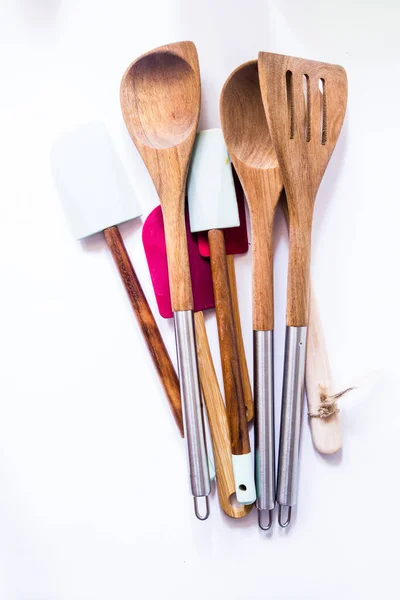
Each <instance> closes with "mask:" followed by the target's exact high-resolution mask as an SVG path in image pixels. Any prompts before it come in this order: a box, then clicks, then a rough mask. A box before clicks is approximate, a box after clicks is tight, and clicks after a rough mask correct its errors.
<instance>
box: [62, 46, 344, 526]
mask: <svg viewBox="0 0 400 600" xmlns="http://www.w3.org/2000/svg"><path fill="white" fill-rule="evenodd" d="M120 94H121V108H122V114H123V117H124V120H125V123H126V126H127V129H128V131H129V134H130V136H131V138H132V141H133V142H134V144H135V146H136V147H137V149H138V151H139V153H140V155H141V157H142V159H143V161H144V163H145V165H146V167H147V169H148V171H149V174H150V176H151V178H152V180H153V183H154V186H155V188H156V191H157V193H158V196H159V199H160V204H161V206H159V207H157V208H155V209H154V210H153V212H152V213H151V214H150V215H149V216H148V218H147V220H146V222H145V224H144V226H143V233H142V238H143V244H144V248H145V253H146V257H147V261H148V266H149V270H150V274H151V278H152V282H153V287H154V291H155V295H156V299H157V304H158V308H159V312H160V314H161V316H162V317H164V318H169V317H171V318H172V317H173V318H174V326H175V341H176V349H177V360H178V374H179V383H178V378H177V376H176V373H175V370H174V367H173V365H172V362H171V360H170V358H169V356H168V353H167V350H166V348H165V345H164V343H163V341H162V338H161V335H160V332H159V330H158V327H157V325H156V321H155V319H154V317H153V315H152V313H151V311H150V308H149V305H148V303H147V301H146V299H145V297H144V294H143V291H142V288H141V286H140V283H139V281H138V279H137V277H136V275H135V272H134V270H133V266H132V263H131V262H130V259H129V257H128V254H127V252H126V250H125V247H124V244H123V241H122V238H121V235H120V233H119V230H118V228H117V225H118V224H119V223H122V222H124V221H127V220H129V219H133V218H136V217H138V216H139V215H140V209H139V206H138V203H137V201H136V199H135V197H134V195H133V194H132V191H131V189H130V185H129V181H128V179H127V176H126V174H125V172H124V170H123V168H122V166H121V165H120V163H119V162H118V159H117V157H116V154H115V152H114V150H113V149H112V146H111V144H110V140H109V138H108V135H107V133H106V132H105V131H104V128H103V127H102V126H101V124H98V123H92V124H89V125H87V126H84V127H81V128H79V129H78V130H75V131H74V132H70V133H68V134H66V135H65V136H63V138H61V139H60V140H59V141H58V142H57V143H56V145H55V147H54V151H53V167H54V172H55V176H56V181H57V182H58V184H59V187H60V191H61V193H62V198H63V202H64V206H65V211H66V213H67V216H68V218H69V220H70V223H71V226H72V229H73V233H74V234H75V236H76V237H77V238H78V239H80V238H82V237H85V236H87V235H91V234H93V233H96V232H101V231H103V233H104V237H105V239H106V242H107V245H108V247H109V248H110V250H111V252H112V254H113V256H114V259H115V262H116V265H117V267H118V270H119V272H120V275H121V277H122V280H123V282H124V285H125V287H126V290H127V292H128V295H129V298H130V301H131V303H132V306H133V308H134V310H135V313H136V316H137V318H138V321H139V324H140V327H141V329H142V333H143V335H144V337H145V340H146V343H147V345H148V348H149V350H150V352H151V355H152V358H153V362H154V364H155V366H156V369H157V371H158V374H159V376H160V378H161V381H162V383H163V386H164V389H165V392H166V394H167V398H168V400H169V403H170V406H171V409H172V412H173V414H174V416H175V419H176V422H177V425H178V427H179V429H180V431H181V433H182V425H183V431H184V437H185V439H186V444H187V451H188V464H189V474H190V483H191V491H192V496H193V499H194V507H195V514H196V516H197V517H198V518H199V519H201V520H204V519H207V517H208V515H209V499H208V496H209V494H210V490H211V484H210V471H209V467H208V457H207V444H206V436H205V423H204V415H203V407H202V397H203V398H204V402H205V405H206V409H207V415H208V422H209V426H210V432H211V438H212V446H213V451H214V456H215V465H216V477H217V487H218V494H219V500H220V504H221V507H222V509H223V510H224V512H225V513H226V514H227V515H229V516H230V517H233V518H242V517H244V516H246V515H247V514H248V513H249V512H250V511H251V509H252V506H253V503H254V502H256V505H257V509H258V518H259V525H260V527H261V528H262V529H264V530H268V529H269V528H270V527H271V525H272V522H273V511H274V506H275V502H277V503H278V504H279V513H278V521H279V523H280V525H281V526H282V527H286V526H287V525H288V524H289V523H290V519H291V511H292V507H293V506H294V505H295V504H296V501H297V479H298V470H299V460H298V458H299V441H300V423H301V406H302V400H303V396H304V381H305V369H306V346H307V326H308V324H309V325H310V326H309V332H308V337H309V350H308V357H307V394H308V396H309V398H308V402H309V407H310V410H311V412H312V414H315V411H318V408H319V406H320V404H321V389H325V390H328V389H329V386H330V371H329V363H328V360H327V355H326V349H325V346H324V341H323V335H322V331H321V324H320V320H319V318H318V316H317V315H318V313H317V309H316V305H315V299H314V297H312V299H311V301H310V302H309V294H310V284H309V278H310V277H309V269H310V248H311V227H312V215H313V207H314V202H315V197H316V194H317V191H318V188H319V184H320V182H321V179H322V176H323V174H324V171H325V169H326V166H327V164H328V162H329V159H330V156H331V154H332V152H333V149H334V147H335V144H336V141H337V139H338V136H339V133H340V129H341V126H342V123H343V119H344V114H345V109H346V100H347V80H346V73H345V71H344V69H343V68H342V67H339V66H336V65H329V64H326V63H319V62H314V61H308V60H303V59H297V58H292V57H288V56H283V55H278V54H271V53H265V52H261V53H260V54H259V57H258V61H257V60H253V61H250V62H248V63H245V64H243V65H241V66H240V67H238V68H237V69H236V70H235V71H233V73H232V74H231V75H230V76H229V77H228V79H227V81H226V83H225V85H224V87H223V90H222V93H221V99H220V113H221V123H222V131H221V130H219V129H212V130H207V131H202V132H199V133H197V135H196V130H197V124H198V120H199V114H200V71H199V64H198V58H197V51H196V48H195V46H194V44H193V43H192V42H180V43H175V44H170V45H167V46H162V47H160V48H157V49H155V50H153V51H151V52H148V53H146V54H144V55H143V56H141V57H139V58H138V59H137V60H135V61H134V62H133V63H132V64H131V65H130V66H129V67H128V69H127V70H126V72H125V74H124V76H123V78H122V82H121V91H120ZM228 151H229V154H230V157H229V155H228ZM230 159H231V160H232V163H233V166H234V168H235V171H236V173H237V176H238V178H239V180H240V184H241V185H240V184H239V182H238V180H237V179H236V180H234V177H233V173H232V166H231V163H230ZM235 177H236V175H235ZM241 188H243V190H244V193H245V195H246V200H247V204H248V208H249V213H250V222H251V232H252V282H253V283H252V297H253V302H252V312H253V349H254V407H253V401H252V394H251V386H250V380H249V375H248V370H247V363H246V357H245V353H244V344H243V339H242V327H241V323H240V314H239V304H238V298H237V287H236V277H235V270H234V263H233V254H235V253H241V252H245V251H247V248H248V241H247V231H246V223H245V213H244V205H243V197H242V189H241ZM186 189H187V212H186V209H185V194H186ZM283 189H285V193H286V199H287V208H286V214H287V222H288V229H289V270H288V292H287V314H286V325H287V329H286V346H285V360H284V376H283V397H282V413H281V428H280V439H279V460H278V477H277V486H276V488H275V433H274V432H275V423H274V378H273V371H274V364H273V354H274V349H273V330H274V293H273V225H274V216H275V211H276V208H277V205H278V203H279V201H280V200H281V199H282V198H284V193H283ZM214 307H215V311H216V317H217V326H218V338H219V347H220V357H221V366H222V375H223V383H224V399H225V403H224V399H223V397H222V394H221V391H220V388H219V383H218V379H217V376H216V372H215V368H214V364H213V360H212V355H211V351H210V347H209V342H208V337H207V331H206V326H205V321H204V316H203V311H204V310H207V309H212V308H214ZM253 412H254V416H255V460H254V463H255V464H254V467H253V460H252V453H251V446H250V437H249V430H248V422H249V421H250V420H251V419H252V417H253ZM329 419H330V420H329V421H328V420H327V421H326V422H324V423H322V422H320V421H322V419H318V418H317V419H314V418H313V419H312V421H315V423H312V425H311V430H312V435H313V439H314V444H315V446H316V448H317V449H319V450H320V451H321V452H325V453H330V452H335V451H336V450H337V449H338V448H340V447H341V437H340V429H339V420H338V417H337V414H336V415H332V416H331V417H329ZM235 497H236V500H235ZM201 499H202V500H203V502H202V506H201V505H200V500H201Z"/></svg>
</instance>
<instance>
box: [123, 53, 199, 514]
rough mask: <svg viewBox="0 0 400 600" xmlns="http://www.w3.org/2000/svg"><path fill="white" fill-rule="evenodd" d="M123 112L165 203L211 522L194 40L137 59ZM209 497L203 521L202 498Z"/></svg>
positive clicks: (190, 416)
mask: <svg viewBox="0 0 400 600" xmlns="http://www.w3.org/2000/svg"><path fill="white" fill-rule="evenodd" d="M121 108H122V114H123V116H124V120H125V123H126V126H127V128H128V131H129V133H130V136H131V138H132V140H133V142H134V144H135V145H136V147H137V149H138V150H139V152H140V154H141V156H142V159H143V161H144V163H145V165H146V167H147V169H148V171H149V173H150V176H151V178H152V180H153V183H154V185H155V188H156V190H157V193H158V195H159V198H160V202H161V206H162V210H163V216H164V225H165V234H166V244H167V256H168V271H169V281H170V289H171V301H172V308H173V311H174V320H175V334H176V344H177V354H178V364H179V375H180V384H181V397H182V404H183V407H184V416H185V438H186V441H187V444H188V455H189V469H190V480H191V488H192V494H193V497H194V503H195V512H196V516H197V517H198V518H207V516H208V513H209V508H208V499H207V496H208V494H209V493H210V478H209V474H208V468H207V453H206V445H205V439H204V423H203V415H202V404H201V393H200V383H199V374H198V365H197V353H196V342H195V330H194V321H193V296H192V286H191V279H190V269H189V259H188V250H187V241H186V229H185V214H184V200H185V184H186V176H187V171H188V166H189V161H190V155H191V152H192V147H193V142H194V138H195V135H196V129H197V123H198V120H199V113H200V72H199V64H198V58H197V51H196V47H195V45H194V44H193V43H192V42H180V43H176V44H170V45H167V46H162V47H160V48H157V49H155V50H152V51H150V52H148V53H147V54H144V55H143V56H141V57H139V58H138V59H137V60H135V61H134V62H133V63H132V64H131V65H130V66H129V67H128V69H127V70H126V72H125V74H124V76H123V78H122V82H121ZM199 497H203V498H205V499H206V500H205V503H206V512H205V515H201V514H200V512H199V509H198V498H199Z"/></svg>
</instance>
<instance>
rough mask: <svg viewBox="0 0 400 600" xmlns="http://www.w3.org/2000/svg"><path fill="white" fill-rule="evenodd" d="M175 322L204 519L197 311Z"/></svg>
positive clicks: (206, 488)
mask: <svg viewBox="0 0 400 600" xmlns="http://www.w3.org/2000/svg"><path fill="white" fill-rule="evenodd" d="M174 323H175V340H176V349H177V355H178V369H179V382H180V389H181V398H182V410H183V417H184V431H185V439H186V444H187V450H188V460H189V473H190V484H191V488H192V495H193V497H194V502H195V512H196V516H197V517H198V518H199V519H201V520H204V519H206V518H207V517H208V513H209V509H208V499H206V513H205V514H203V515H201V514H200V513H199V510H198V501H197V498H201V497H207V496H208V494H209V493H210V490H211V486H210V476H209V472H208V462H207V449H206V442H205V435H204V420H203V410H202V402H201V392H200V381H199V374H198V364H197V352H196V338H195V329H194V319H193V312H192V311H191V310H182V311H178V312H175V313H174Z"/></svg>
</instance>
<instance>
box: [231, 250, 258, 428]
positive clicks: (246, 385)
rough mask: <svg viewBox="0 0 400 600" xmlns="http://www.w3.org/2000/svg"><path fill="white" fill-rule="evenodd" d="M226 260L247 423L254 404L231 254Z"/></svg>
mask: <svg viewBox="0 0 400 600" xmlns="http://www.w3.org/2000/svg"><path fill="white" fill-rule="evenodd" d="M226 260H227V263H228V276H229V287H230V290H231V297H232V305H233V319H234V321H235V329H236V339H237V345H238V351H239V363H240V374H241V376H242V385H243V394H244V403H245V405H246V418H247V422H250V421H251V420H252V419H253V418H254V402H253V394H252V391H251V383H250V376H249V369H248V367H247V360H246V352H245V349H244V343H243V334H242V325H241V322H240V310H239V299H238V293H237V286H236V275H235V260H234V257H233V254H228V256H227V257H226Z"/></svg>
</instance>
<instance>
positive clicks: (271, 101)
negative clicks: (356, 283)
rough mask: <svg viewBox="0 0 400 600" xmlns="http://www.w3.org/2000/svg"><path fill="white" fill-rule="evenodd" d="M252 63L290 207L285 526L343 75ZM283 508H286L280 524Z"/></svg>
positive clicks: (326, 67)
mask: <svg viewBox="0 0 400 600" xmlns="http://www.w3.org/2000/svg"><path fill="white" fill-rule="evenodd" d="M258 64H259V77H260V86H261V93H262V98H263V102H264V107H265V112H266V117H267V121H268V126H269V130H270V133H271V137H272V141H273V144H274V147H275V151H276V154H277V157H278V162H279V167H280V170H281V173H282V179H283V183H284V186H285V190H286V196H287V203H288V212H289V239H290V247H289V273H288V292H287V312H286V324H287V331H286V350H285V369H284V383H283V399H282V416H281V435H280V448H279V465H278V490H277V501H278V503H279V505H280V506H279V523H280V525H281V526H283V527H285V526H287V525H288V524H289V522H290V516H291V507H292V506H293V505H294V504H296V501H297V478H298V477H297V475H298V466H299V465H298V457H299V441H300V425H301V405H302V400H303V397H304V371H305V356H306V336H307V324H308V301H309V279H310V250H311V228H312V218H313V210H314V202H315V197H316V195H317V192H318V188H319V185H320V183H321V179H322V176H323V174H324V172H325V169H326V167H327V164H328V162H329V159H330V157H331V154H332V152H333V149H334V147H335V145H336V142H337V139H338V136H339V133H340V130H341V128H342V124H343V119H344V115H345V112H346V103H347V77H346V72H345V70H344V69H343V67H340V66H337V65H330V64H327V63H321V62H315V61H310V60H304V59H301V58H293V57H290V56H283V55H280V54H271V53H268V52H260V54H259V57H258ZM321 91H322V98H321ZM282 506H287V507H288V515H287V520H286V521H285V522H283V521H282Z"/></svg>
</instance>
